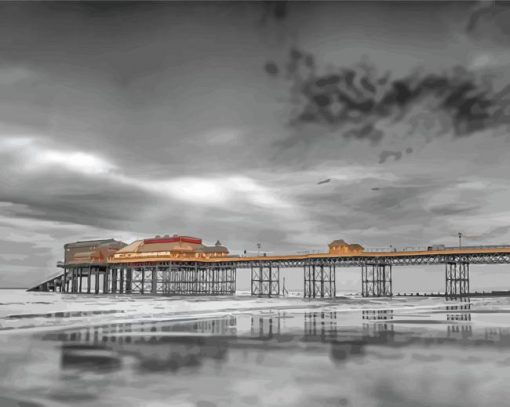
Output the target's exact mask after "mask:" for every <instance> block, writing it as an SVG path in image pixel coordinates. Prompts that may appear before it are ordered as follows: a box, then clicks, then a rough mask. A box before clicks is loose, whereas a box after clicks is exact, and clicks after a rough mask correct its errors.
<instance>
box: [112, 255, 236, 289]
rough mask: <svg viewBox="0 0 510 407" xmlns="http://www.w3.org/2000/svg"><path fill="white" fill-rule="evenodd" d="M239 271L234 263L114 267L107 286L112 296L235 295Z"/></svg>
mask: <svg viewBox="0 0 510 407" xmlns="http://www.w3.org/2000/svg"><path fill="white" fill-rule="evenodd" d="M236 272H237V271H236V267H235V265H232V264H203V263H198V262H194V263H179V264H173V263H170V264H162V265H151V266H147V265H146V266H139V267H130V268H126V267H125V266H124V265H122V266H115V265H112V266H110V268H109V272H108V274H107V279H108V281H107V282H106V285H105V286H106V288H107V292H108V293H111V294H149V295H160V294H163V295H233V294H235V291H236Z"/></svg>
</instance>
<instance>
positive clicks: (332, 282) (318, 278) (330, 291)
mask: <svg viewBox="0 0 510 407" xmlns="http://www.w3.org/2000/svg"><path fill="white" fill-rule="evenodd" d="M335 276H336V273H335V265H334V264H333V265H332V264H305V265H304V282H305V289H304V297H305V298H335V297H336V277H335Z"/></svg>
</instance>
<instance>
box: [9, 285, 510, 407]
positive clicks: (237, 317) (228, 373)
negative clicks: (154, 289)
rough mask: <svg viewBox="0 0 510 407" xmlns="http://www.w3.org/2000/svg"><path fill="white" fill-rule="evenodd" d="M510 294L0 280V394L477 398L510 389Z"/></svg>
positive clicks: (508, 395) (248, 402)
mask: <svg viewBox="0 0 510 407" xmlns="http://www.w3.org/2000/svg"><path fill="white" fill-rule="evenodd" d="M509 351H510V299H508V298H489V299H481V298H477V299H472V300H471V301H469V302H455V301H448V302H447V301H445V300H443V299H440V298H433V299H432V298H430V299H429V298H394V299H374V300H365V299H360V298H343V299H336V300H334V301H305V300H302V299H300V298H287V299H279V300H278V299H270V300H267V299H254V298H251V297H236V298H228V297H223V298H197V299H190V298H161V297H159V298H150V297H144V298H140V297H95V296H81V297H77V296H72V295H67V296H61V295H59V294H50V293H25V292H22V291H14V290H12V291H5V290H2V291H0V366H1V369H0V406H2V407H3V406H10V405H13V406H14V405H18V404H19V403H18V402H19V401H23V403H25V404H20V405H25V406H32V405H33V406H35V405H45V406H53V405H55V406H68V405H70V404H72V405H83V406H115V405H119V406H199V407H212V406H306V407H308V406H363V407H370V406H388V407H389V406H463V407H465V406H477V407H478V406H481V405H493V406H503V405H508V400H509V399H510V386H508V380H509V379H510V352H509Z"/></svg>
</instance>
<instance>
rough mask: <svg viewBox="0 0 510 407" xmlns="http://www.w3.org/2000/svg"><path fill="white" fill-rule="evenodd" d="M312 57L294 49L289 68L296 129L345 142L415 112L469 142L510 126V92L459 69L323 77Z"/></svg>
mask: <svg viewBox="0 0 510 407" xmlns="http://www.w3.org/2000/svg"><path fill="white" fill-rule="evenodd" d="M314 61H315V59H314V57H313V55H312V54H311V53H309V52H305V51H301V50H298V49H291V50H290V52H289V58H288V62H287V63H286V71H287V76H288V78H289V80H290V83H291V91H292V92H293V93H294V95H295V96H294V97H293V98H292V99H293V100H294V101H295V102H294V104H295V106H294V108H295V113H294V116H293V117H292V118H291V120H290V123H291V124H292V125H293V126H301V125H307V124H315V125H321V126H325V127H326V128H331V127H333V128H337V129H338V130H339V135H340V136H341V137H344V138H347V139H348V138H357V139H367V140H370V141H371V142H372V144H377V143H378V142H379V141H380V140H381V139H382V137H383V133H382V131H381V129H380V128H378V122H380V121H381V120H389V121H390V122H393V123H398V122H400V121H408V122H409V121H410V120H411V117H410V115H412V110H413V107H414V106H416V105H421V104H424V103H425V101H426V100H428V101H433V103H428V105H427V106H428V107H427V109H430V110H431V111H432V112H435V113H437V114H444V115H446V116H447V117H448V118H449V123H450V124H449V126H450V128H449V132H451V133H452V134H454V135H455V136H456V137H464V136H469V135H471V134H473V133H474V132H477V131H479V130H484V129H487V128H493V129H496V128H499V127H501V126H504V127H506V126H508V124H510V118H509V117H508V112H507V108H508V106H509V105H510V104H509V89H508V88H504V89H502V90H499V91H497V90H494V89H493V87H492V86H491V85H490V83H489V81H488V79H487V78H485V77H483V76H481V75H478V74H476V73H473V72H469V71H468V70H467V69H466V68H464V67H461V66H457V67H453V68H452V69H450V70H449V71H447V72H444V73H423V72H414V73H412V74H409V75H407V76H403V77H400V78H391V76H390V75H389V74H381V73H378V72H377V69H376V67H375V66H373V65H368V64H366V63H363V64H359V65H356V66H352V67H340V68H336V69H335V71H334V72H331V73H326V74H319V73H317V71H318V68H317V67H316V63H315V62H314Z"/></svg>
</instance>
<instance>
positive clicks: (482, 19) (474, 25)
mask: <svg viewBox="0 0 510 407" xmlns="http://www.w3.org/2000/svg"><path fill="white" fill-rule="evenodd" d="M466 32H467V33H468V34H469V35H470V36H472V37H475V38H487V37H488V38H490V39H492V40H496V41H498V42H501V43H503V44H504V43H505V42H506V40H507V39H508V37H509V36H510V4H509V3H508V2H503V1H490V2H480V4H479V5H477V6H475V7H473V11H472V13H471V15H470V16H469V18H468V20H467V24H466ZM507 44H508V43H507V42H506V44H505V45H507Z"/></svg>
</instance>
